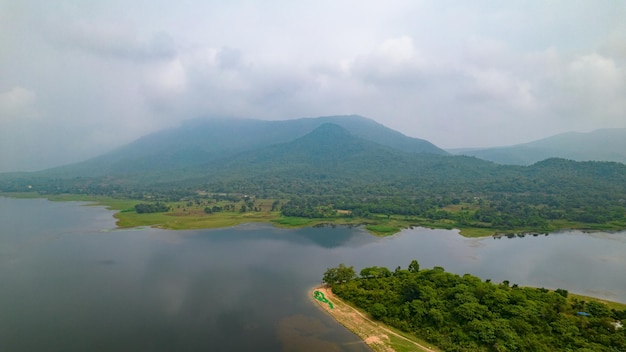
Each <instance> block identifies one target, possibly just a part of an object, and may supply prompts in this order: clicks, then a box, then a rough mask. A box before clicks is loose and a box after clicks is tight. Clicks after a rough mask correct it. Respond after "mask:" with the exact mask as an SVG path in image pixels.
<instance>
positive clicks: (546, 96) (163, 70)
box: [0, 0, 626, 169]
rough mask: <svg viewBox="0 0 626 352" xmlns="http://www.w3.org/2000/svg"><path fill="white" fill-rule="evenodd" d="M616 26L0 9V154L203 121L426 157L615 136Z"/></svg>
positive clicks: (216, 9)
mask: <svg viewBox="0 0 626 352" xmlns="http://www.w3.org/2000/svg"><path fill="white" fill-rule="evenodd" d="M624 11H626V7H624V9H621V8H618V7H617V6H615V5H611V4H609V3H601V4H599V3H593V4H592V3H589V4H583V3H580V4H577V6H572V5H571V3H570V2H566V1H553V2H550V4H549V5H546V4H545V3H543V2H534V1H531V2H525V3H523V4H511V3H508V2H502V3H498V4H494V3H483V2H459V3H449V2H415V1H394V2H393V3H392V4H389V3H383V2H374V1H371V2H370V1H365V2H363V1H345V2H336V1H330V0H328V1H327V0H321V1H318V2H310V3H301V2H276V3H258V2H251V1H246V0H241V1H233V2H227V3H218V2H200V1H194V0H191V1H190V2H187V3H184V4H173V3H170V2H166V1H162V0H155V1H153V2H142V1H120V0H111V1H107V2H74V1H69V0H68V1H65V0H60V1H58V2H54V3H51V2H46V1H42V0H22V1H17V2H15V1H14V2H7V1H4V2H3V1H2V0H0V60H1V61H2V65H0V77H2V80H1V81H0V123H3V125H2V127H3V130H2V131H1V132H2V133H3V136H9V137H6V138H4V140H3V141H2V143H3V144H2V148H4V149H5V150H7V148H10V149H12V150H23V152H22V153H21V154H20V157H19V158H16V159H15V160H14V161H15V162H14V163H12V164H11V165H13V166H11V168H16V169H19V168H20V166H19V165H20V163H22V164H21V165H26V164H27V163H28V160H29V159H30V160H31V161H32V162H30V164H29V165H30V166H29V168H35V167H36V166H37V165H44V163H43V161H41V160H40V161H38V162H34V161H33V160H35V159H36V157H35V155H41V154H42V153H43V152H41V151H45V152H46V153H47V154H48V157H47V158H46V163H47V164H45V165H46V166H49V165H51V164H54V163H60V162H69V161H72V160H76V159H79V158H86V157H89V156H93V155H96V154H98V153H101V152H104V151H106V150H109V149H111V148H113V147H115V146H117V145H120V144H121V143H125V142H128V141H130V140H132V139H134V138H137V137H139V136H140V135H143V134H145V133H149V132H152V131H154V130H157V129H160V128H164V127H168V126H173V125H176V124H177V123H178V122H179V121H181V120H184V119H187V118H193V117H198V116H209V115H223V116H240V117H251V118H266V119H285V118H295V117H301V116H319V115H330V114H348V113H358V114H362V115H365V116H368V117H371V118H374V119H376V120H378V121H379V122H381V123H383V124H385V125H388V126H390V127H392V128H396V129H398V130H401V131H402V132H404V133H406V134H409V135H412V136H416V137H420V138H425V139H428V140H431V141H432V142H435V143H436V144H438V145H440V146H443V147H460V146H480V145H490V144H491V145H502V144H510V143H521V142H526V141H530V140H532V139H537V138H541V137H546V136H548V135H550V134H556V133H560V132H565V131H567V130H589V129H594V128H603V127H626V112H625V111H626V106H625V104H626V87H625V84H626V83H625V82H626V73H625V72H624V70H625V65H626V56H624V51H623V48H624V44H623V42H624V41H623V40H621V41H620V39H622V37H623V35H622V34H623V33H624V31H623V28H624V21H623V18H624V17H626V13H625V12H624ZM35 91H36V94H35ZM27 117H30V119H29V118H27ZM32 117H37V120H38V122H37V123H35V122H34V121H31V120H34V119H33V118H32ZM9 121H11V122H10V123H9ZM16 121H21V122H20V123H17V122H16ZM9 143H10V145H9ZM33 146H36V148H35V147H33ZM80 146H83V147H80ZM38 150H41V151H38ZM55 155H56V156H55ZM6 160H7V159H6V158H5V159H4V160H0V164H2V166H3V167H5V165H9V164H8V163H7V162H6ZM48 161H49V163H48ZM33 165H34V166H33Z"/></svg>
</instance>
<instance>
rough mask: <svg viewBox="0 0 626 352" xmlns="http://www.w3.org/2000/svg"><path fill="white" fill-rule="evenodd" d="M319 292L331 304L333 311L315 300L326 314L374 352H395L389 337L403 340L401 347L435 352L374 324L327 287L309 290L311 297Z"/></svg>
mask: <svg viewBox="0 0 626 352" xmlns="http://www.w3.org/2000/svg"><path fill="white" fill-rule="evenodd" d="M315 291H320V292H322V293H323V294H324V296H325V297H326V299H328V300H329V301H331V302H332V304H333V309H331V308H330V306H329V305H328V304H326V303H322V302H320V301H318V300H315V302H317V303H318V304H319V305H320V306H321V307H322V308H323V309H324V310H325V311H326V312H328V313H329V314H330V315H332V316H333V318H335V320H337V321H338V322H339V323H340V324H341V325H343V326H345V327H346V328H348V330H350V331H352V332H353V333H355V334H356V335H358V336H359V337H360V338H362V339H363V341H365V343H366V344H367V345H368V346H370V347H371V348H372V349H373V350H374V351H385V352H393V351H395V350H394V349H393V348H392V346H391V339H390V337H389V336H390V335H392V336H394V337H395V338H397V339H400V340H403V345H408V347H412V346H414V347H415V351H429V352H430V351H436V349H434V348H431V347H427V346H424V345H421V344H419V343H417V342H415V341H412V340H410V339H408V338H406V337H404V336H402V335H400V334H397V333H395V332H394V331H392V330H390V329H388V328H386V327H384V326H383V325H382V324H379V323H376V322H374V321H372V320H371V319H369V318H368V317H366V316H365V315H363V314H362V313H361V312H359V311H358V310H356V309H355V308H353V307H352V306H350V305H348V304H346V303H345V302H343V301H342V300H341V299H339V298H338V297H336V296H335V295H333V293H332V291H331V290H330V289H329V288H327V287H317V288H315V289H313V290H311V297H313V292H315Z"/></svg>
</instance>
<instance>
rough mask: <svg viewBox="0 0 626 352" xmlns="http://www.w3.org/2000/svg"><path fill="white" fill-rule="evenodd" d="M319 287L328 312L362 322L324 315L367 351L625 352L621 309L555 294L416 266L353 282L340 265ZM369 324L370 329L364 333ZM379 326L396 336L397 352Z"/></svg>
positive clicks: (373, 271)
mask: <svg viewBox="0 0 626 352" xmlns="http://www.w3.org/2000/svg"><path fill="white" fill-rule="evenodd" d="M323 281H324V283H325V284H326V285H328V288H329V289H328V290H326V291H323V292H325V293H326V295H327V296H328V297H329V298H330V299H329V300H330V301H332V303H333V305H334V306H335V307H341V305H342V304H345V303H349V304H350V305H351V306H354V307H355V308H356V309H358V310H359V311H360V312H361V316H362V317H361V318H359V317H358V316H357V315H358V314H357V315H355V314H347V313H346V309H345V308H344V310H343V311H339V310H337V311H336V310H335V309H332V310H331V309H327V308H326V307H324V308H325V310H326V311H327V312H329V314H331V315H333V316H334V317H336V319H337V320H338V321H340V322H341V323H342V324H344V325H345V326H346V327H348V328H349V329H351V330H353V331H354V332H355V333H356V334H357V335H359V336H361V337H362V338H364V339H365V340H366V342H368V343H369V344H370V346H371V347H372V348H373V349H375V350H381V351H383V350H389V349H386V348H391V349H392V350H416V349H419V348H422V349H424V348H423V347H424V345H425V344H424V341H425V342H426V344H427V345H426V346H427V347H426V348H428V347H431V346H432V345H436V346H437V347H439V348H441V349H442V350H445V351H556V350H560V351H565V350H572V351H573V350H576V351H624V350H626V329H624V328H623V322H624V320H626V304H620V303H615V302H608V303H609V304H605V303H607V302H604V301H599V300H596V299H593V298H589V297H584V296H578V295H572V294H570V293H569V292H568V291H567V290H563V289H556V290H554V291H551V290H547V289H544V288H533V287H521V286H518V285H516V284H512V285H511V284H510V283H509V282H508V281H504V282H502V283H492V282H491V281H490V280H486V281H482V280H481V279H480V278H478V277H476V276H472V275H469V274H465V275H463V276H460V275H457V274H452V273H448V272H446V271H445V270H444V268H442V267H434V268H432V269H420V267H419V264H418V262H417V261H416V260H414V261H412V262H411V263H410V265H409V266H408V268H407V269H402V268H400V267H398V268H396V269H395V270H394V271H393V272H392V271H390V270H389V269H387V268H384V267H368V268H364V269H363V270H361V272H360V275H359V276H357V275H356V273H355V271H354V269H353V267H348V266H345V265H343V264H340V265H339V266H338V267H335V268H329V269H328V270H327V271H326V272H325V273H324V277H323ZM331 290H332V294H331V293H330V292H331ZM332 295H334V296H335V297H333V296H332ZM336 298H340V299H341V300H338V299H336ZM357 313H358V312H357ZM363 314H365V315H367V317H365V316H363ZM370 319H371V320H374V321H375V323H373V324H370V325H373V327H371V329H366V328H365V327H364V326H363V324H367V322H366V321H367V320H370ZM350 320H352V322H350ZM355 320H358V321H359V323H357V324H354V321H355ZM386 325H388V326H390V327H392V328H394V329H398V330H400V331H401V332H402V334H403V336H404V337H405V339H402V341H400V342H401V344H400V345H399V346H398V345H396V344H397V343H398V341H394V339H391V338H389V336H390V332H391V331H390V330H389V328H388V327H385V326H386ZM365 330H367V331H365ZM368 338H370V340H367V339H368ZM407 338H408V340H407ZM407 341H409V342H407ZM407 343H410V344H413V348H412V349H411V348H408V347H406V344H407ZM416 344H417V345H416ZM416 346H417V347H416ZM420 346H421V347H420Z"/></svg>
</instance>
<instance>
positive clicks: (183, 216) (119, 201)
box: [0, 192, 626, 237]
mask: <svg viewBox="0 0 626 352" xmlns="http://www.w3.org/2000/svg"><path fill="white" fill-rule="evenodd" d="M0 195H4V196H7V197H15V198H46V199H49V200H51V201H80V202H89V204H88V205H98V206H105V207H107V208H108V209H111V210H116V211H117V213H116V214H115V215H114V217H115V218H116V219H117V223H116V224H117V226H119V227H122V228H130V227H139V226H153V227H158V228H163V229H171V230H189V229H203V228H221V227H230V226H236V225H239V224H243V223H249V222H266V223H271V224H273V225H275V226H278V227H285V228H299V227H308V226H316V225H320V224H329V225H350V226H364V227H365V229H366V230H367V231H369V232H370V233H372V234H374V235H376V236H390V235H393V234H395V233H398V232H400V231H402V230H403V229H407V228H412V227H426V228H433V229H446V230H452V229H458V230H459V232H460V234H461V235H462V236H465V237H485V236H491V235H495V234H501V233H505V234H506V233H544V232H551V231H556V230H561V229H580V230H591V231H594V230H596V231H601V230H605V231H616V230H622V229H624V228H626V222H610V223H606V224H586V223H579V222H571V221H566V220H555V221H551V222H549V226H548V227H547V228H545V227H544V228H541V229H539V228H537V229H535V228H517V229H499V228H492V227H487V226H483V227H472V226H467V225H463V224H459V223H457V222H456V221H454V220H450V219H441V220H432V219H427V218H420V217H415V216H402V215H389V216H387V215H377V214H372V215H371V216H370V217H368V218H358V217H354V218H353V217H347V216H345V213H343V214H340V215H339V216H337V217H328V218H318V219H315V218H313V219H311V218H299V217H285V216H282V215H281V214H280V212H279V211H278V210H276V209H275V208H274V209H272V204H273V202H274V201H275V200H274V199H255V201H254V207H253V208H252V209H249V208H248V209H246V211H242V210H241V208H242V206H245V205H246V202H244V201H243V200H241V201H236V202H233V201H231V202H228V201H219V202H210V203H209V202H208V201H198V200H195V201H179V202H168V203H167V205H168V206H169V207H170V210H169V211H167V212H162V213H143V214H138V213H137V212H136V211H135V208H134V207H135V205H136V204H139V203H146V202H148V201H145V200H141V201H140V200H133V199H124V198H113V197H106V196H94V195H83V194H55V195H50V194H39V193H36V192H24V193H4V194H0ZM206 207H220V208H227V207H231V208H229V209H230V210H227V211H218V212H211V213H207V212H206V211H205V208H206ZM460 209H462V208H461V207H448V208H447V209H446V210H447V211H451V212H454V211H461V210H460Z"/></svg>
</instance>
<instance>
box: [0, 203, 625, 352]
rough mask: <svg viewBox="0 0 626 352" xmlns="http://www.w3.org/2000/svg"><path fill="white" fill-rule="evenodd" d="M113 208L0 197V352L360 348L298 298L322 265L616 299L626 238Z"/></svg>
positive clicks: (621, 288)
mask: <svg viewBox="0 0 626 352" xmlns="http://www.w3.org/2000/svg"><path fill="white" fill-rule="evenodd" d="M111 215H112V212H110V211H107V210H104V209H103V208H100V207H85V206H81V205H80V204H79V203H53V202H48V201H46V200H19V199H8V198H1V197H0V351H86V350H88V351H113V350H114V351H249V350H258V351H320V350H324V351H367V350H368V349H367V348H366V347H365V346H364V345H363V344H362V343H361V342H360V341H359V339H358V338H357V337H356V336H354V335H353V334H351V333H350V332H348V331H346V330H345V329H344V328H343V327H341V326H340V325H338V324H337V323H335V322H334V321H333V320H332V318H329V317H328V316H326V315H325V314H324V313H323V312H322V311H321V310H320V309H319V308H318V307H317V306H316V305H315V303H313V302H312V301H311V299H310V298H309V297H308V289H309V288H310V287H312V286H314V285H316V284H317V283H319V281H320V278H321V276H322V274H323V272H324V271H325V270H326V268H328V267H329V266H336V265H337V264H339V263H341V262H343V263H346V264H349V265H354V266H355V269H356V270H357V272H358V271H359V270H360V269H361V268H362V267H364V266H372V265H378V266H387V267H389V268H390V269H392V270H393V268H395V267H396V266H398V265H400V266H402V267H406V266H407V265H408V263H409V262H410V261H411V260H412V259H417V260H418V261H419V262H420V264H421V266H422V267H432V266H435V265H438V266H443V267H445V268H446V270H447V271H451V272H456V273H459V274H463V273H471V274H475V275H479V276H481V277H483V278H490V279H492V280H493V281H494V282H498V281H502V280H509V281H511V283H518V284H520V285H533V286H544V287H550V288H557V287H560V288H565V289H568V290H570V291H572V292H580V293H583V294H589V295H595V296H601V297H605V298H610V299H613V300H618V301H622V302H626V279H625V278H624V277H625V276H624V272H626V256H625V255H624V253H626V233H616V234H607V233H596V234H584V233H580V232H564V233H558V234H551V235H549V236H543V235H541V236H536V237H535V236H525V237H524V238H517V237H516V238H512V239H509V238H501V239H493V238H484V239H465V238H463V237H461V236H458V235H457V234H456V233H455V232H453V231H443V230H427V229H413V230H406V231H404V232H402V233H401V234H399V235H396V236H393V237H389V238H383V239H380V238H376V237H373V236H370V235H369V234H367V233H365V232H364V231H362V230H359V229H349V228H335V229H333V228H308V229H300V230H284V229H277V228H273V227H271V226H268V225H254V224H250V225H244V226H239V227H236V228H229V229H223V230H202V231H164V230H156V229H134V230H124V231H122V230H113V229H114V221H113V218H112V217H111Z"/></svg>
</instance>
